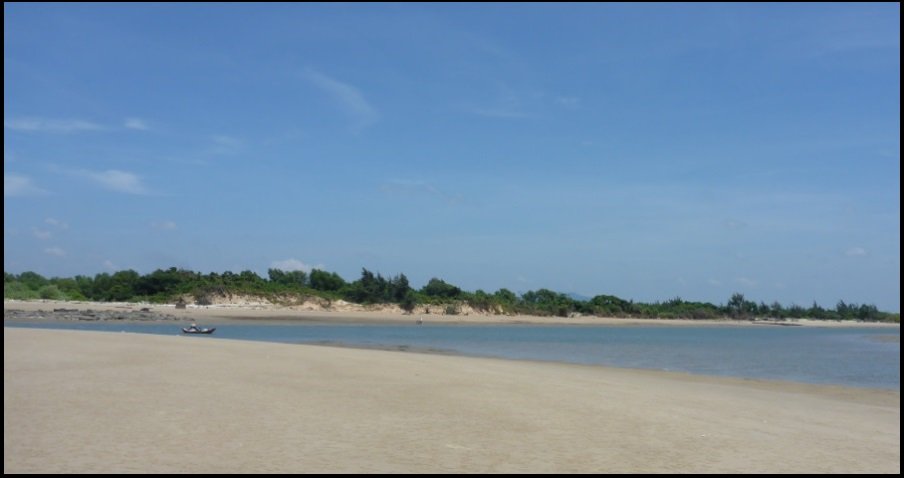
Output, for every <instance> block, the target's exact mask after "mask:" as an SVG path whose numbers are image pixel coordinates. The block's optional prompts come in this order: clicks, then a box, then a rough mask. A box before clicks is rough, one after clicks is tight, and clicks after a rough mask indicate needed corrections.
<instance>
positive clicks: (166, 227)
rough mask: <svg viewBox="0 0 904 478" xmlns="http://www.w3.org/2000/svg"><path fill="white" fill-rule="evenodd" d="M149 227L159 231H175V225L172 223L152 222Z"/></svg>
mask: <svg viewBox="0 0 904 478" xmlns="http://www.w3.org/2000/svg"><path fill="white" fill-rule="evenodd" d="M151 227H152V228H154V229H158V230H161V231H173V230H175V229H176V223H175V222H173V221H163V222H152V223H151Z"/></svg>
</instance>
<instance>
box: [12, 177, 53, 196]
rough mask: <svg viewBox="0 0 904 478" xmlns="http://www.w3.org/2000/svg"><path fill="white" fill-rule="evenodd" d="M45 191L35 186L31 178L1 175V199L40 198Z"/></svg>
mask: <svg viewBox="0 0 904 478" xmlns="http://www.w3.org/2000/svg"><path fill="white" fill-rule="evenodd" d="M42 194H47V191H45V190H43V189H41V188H39V187H37V186H35V184H34V182H32V180H31V178H29V177H28V176H22V175H20V174H14V173H3V197H19V196H40V195H42Z"/></svg>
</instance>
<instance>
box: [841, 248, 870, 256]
mask: <svg viewBox="0 0 904 478" xmlns="http://www.w3.org/2000/svg"><path fill="white" fill-rule="evenodd" d="M844 255H846V256H849V257H858V256H865V255H866V249H864V248H862V247H852V248H850V249H848V250H846V251H844Z"/></svg>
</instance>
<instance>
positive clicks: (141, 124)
mask: <svg viewBox="0 0 904 478" xmlns="http://www.w3.org/2000/svg"><path fill="white" fill-rule="evenodd" d="M123 126H125V127H126V128H128V129H134V130H138V131H147V130H149V129H151V127H150V126H148V124H147V122H146V121H145V120H143V119H141V118H126V121H125V123H123Z"/></svg>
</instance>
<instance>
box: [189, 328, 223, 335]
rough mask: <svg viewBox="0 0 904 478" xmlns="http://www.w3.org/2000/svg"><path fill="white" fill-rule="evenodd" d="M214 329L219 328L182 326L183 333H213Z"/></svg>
mask: <svg viewBox="0 0 904 478" xmlns="http://www.w3.org/2000/svg"><path fill="white" fill-rule="evenodd" d="M214 330H217V328H216V327H211V328H209V329H208V328H198V327H182V333H183V334H212V333H213V331H214Z"/></svg>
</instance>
